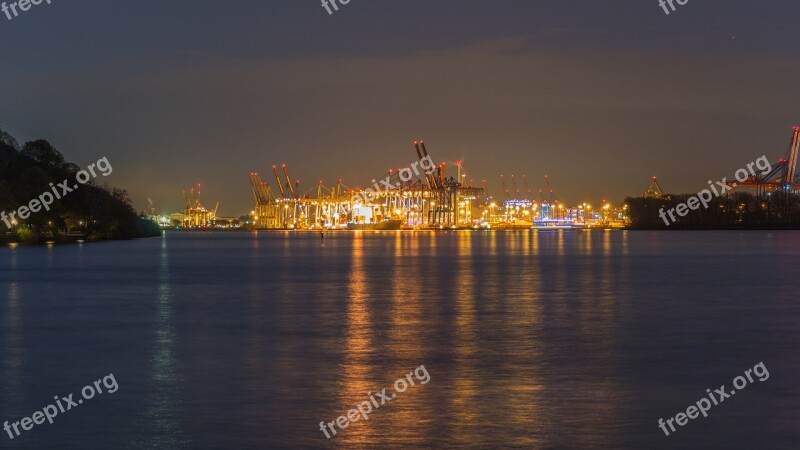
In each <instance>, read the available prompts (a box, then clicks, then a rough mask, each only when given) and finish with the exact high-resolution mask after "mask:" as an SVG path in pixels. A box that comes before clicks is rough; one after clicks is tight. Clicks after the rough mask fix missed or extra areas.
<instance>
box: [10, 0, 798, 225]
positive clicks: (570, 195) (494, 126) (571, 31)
mask: <svg viewBox="0 0 800 450" xmlns="http://www.w3.org/2000/svg"><path fill="white" fill-rule="evenodd" d="M151 6H152V5H149V4H147V3H144V4H142V3H139V4H118V3H108V2H100V1H88V2H82V3H81V4H60V3H53V4H51V5H48V7H47V8H38V9H32V10H31V11H29V12H27V13H25V14H24V15H20V16H19V17H17V18H15V19H14V21H8V22H5V21H4V22H3V23H2V24H1V25H0V38H2V39H3V40H4V41H6V42H14V45H13V46H8V47H6V48H5V49H4V55H5V56H6V59H5V61H6V62H7V64H5V65H4V66H5V71H4V77H3V80H2V83H0V97H2V98H3V99H4V101H3V102H2V104H0V125H2V127H3V128H4V129H5V130H7V131H9V132H10V133H11V134H13V135H15V136H17V137H18V138H19V139H20V140H27V139H33V138H37V137H40V136H47V137H48V139H49V140H50V141H51V142H52V143H53V144H54V145H55V146H56V147H57V148H58V149H59V150H61V151H62V152H63V153H64V154H65V155H66V156H67V157H68V158H70V159H71V160H74V161H76V163H79V164H82V163H85V162H89V161H92V160H94V159H96V158H97V155H108V156H109V158H112V159H113V160H114V161H115V168H117V170H116V171H115V174H114V177H113V180H109V182H111V183H112V184H114V185H118V186H124V187H125V188H127V189H128V191H129V192H130V195H131V198H132V199H133V201H134V204H135V206H136V207H137V209H140V210H143V209H145V208H146V207H147V206H148V199H152V201H153V203H154V205H155V206H156V208H157V209H158V210H159V211H163V212H167V211H179V210H180V209H181V208H182V201H181V194H180V191H181V189H183V188H185V187H186V186H192V185H195V184H196V183H198V182H201V183H203V186H204V191H205V193H206V198H207V200H208V202H209V203H211V204H212V205H213V204H214V203H215V202H216V201H219V202H220V214H222V215H228V216H232V215H238V214H242V213H244V212H246V211H250V210H251V209H252V195H251V192H250V187H249V185H248V183H247V179H246V177H247V174H249V173H250V172H253V171H258V172H267V171H268V170H270V168H271V166H272V164H273V163H278V164H281V163H285V164H287V165H288V166H289V167H291V168H292V171H293V173H294V176H295V177H298V178H301V182H302V183H303V185H304V186H306V187H309V188H310V187H312V186H314V185H315V184H316V183H317V181H318V180H320V179H322V180H324V181H325V183H326V184H333V183H335V181H336V180H337V179H339V178H341V179H344V180H346V181H347V182H348V183H349V184H351V185H360V186H367V185H368V183H369V180H370V178H371V177H372V176H374V174H380V173H383V172H384V171H385V170H386V169H388V168H389V167H392V166H395V165H402V164H404V163H405V162H406V159H407V156H406V155H407V149H408V144H409V143H410V142H411V141H412V140H415V139H425V141H426V142H429V143H430V144H431V145H433V146H435V148H436V149H437V150H436V152H437V155H438V157H439V158H441V159H442V160H444V161H447V162H449V163H453V162H454V161H455V160H461V161H464V163H465V164H466V165H467V166H468V167H470V168H471V173H470V176H474V178H475V179H481V180H482V179H487V180H488V181H489V190H490V192H494V193H497V192H499V188H500V182H499V176H500V175H501V174H504V175H506V176H509V175H510V174H512V173H514V174H517V176H521V175H522V174H526V175H527V176H528V180H529V181H530V182H531V183H532V184H534V185H536V184H541V183H542V177H543V176H544V175H545V174H547V175H549V176H550V181H551V183H552V185H553V188H554V189H555V191H556V192H557V193H558V195H559V197H560V198H562V199H564V200H565V201H567V202H570V203H575V202H580V201H594V202H599V201H600V200H601V199H607V200H609V201H612V202H621V201H622V200H623V199H624V197H625V196H627V195H637V194H640V193H641V192H642V191H643V190H644V189H645V188H646V187H647V184H648V182H649V180H650V177H651V176H653V175H657V176H659V178H660V181H661V183H662V185H663V187H664V188H665V189H666V190H667V191H669V192H695V191H696V190H697V189H698V188H700V187H702V186H703V184H704V182H705V180H706V179H708V178H709V177H722V176H725V175H728V174H730V173H732V172H733V171H734V170H736V169H737V168H739V167H740V165H741V164H742V163H744V162H747V161H751V160H752V159H753V158H755V157H757V156H759V155H762V154H764V155H767V156H768V157H770V159H771V160H774V159H777V158H779V157H780V156H781V155H783V154H784V152H785V149H786V138H785V132H786V130H787V129H789V128H790V127H791V126H793V125H797V122H798V118H797V112H796V108H794V99H795V98H796V97H797V94H796V93H795V92H794V90H793V87H794V80H796V79H797V77H798V75H800V63H798V58H797V57H796V56H797V54H798V52H799V51H800V44H799V43H798V42H797V40H796V39H794V23H793V20H792V18H793V17H795V16H796V13H798V12H800V5H797V4H796V3H792V2H789V1H775V2H770V3H768V4H755V3H754V2H746V1H726V2H721V1H710V2H692V3H689V4H687V5H685V6H683V7H682V8H681V10H680V14H677V13H674V14H671V15H670V16H668V17H667V16H665V14H664V12H663V11H662V10H661V9H660V8H659V7H658V3H657V2H655V1H654V2H640V1H624V2H617V3H615V4H614V6H613V7H611V6H609V5H607V4H597V3H596V2H586V1H584V2H581V1H564V2H558V3H552V4H531V3H530V2H523V1H502V2H495V3H493V4H492V5H491V6H487V5H479V4H459V5H458V7H457V8H455V7H453V6H452V4H451V5H446V4H438V3H435V2H423V1H414V0H412V1H407V2H403V3H402V4H399V3H397V2H389V1H380V0H376V1H371V2H360V3H359V4H350V5H348V7H347V8H342V9H341V10H340V11H338V12H337V13H336V14H335V15H332V16H329V15H328V13H327V12H326V11H325V9H324V8H320V6H319V3H318V2H314V1H311V2H291V3H289V2H287V3H268V4H267V3H265V4H254V5H248V6H247V7H246V8H238V7H229V8H225V9H219V8H218V6H217V4H216V3H211V2H187V1H178V2H171V3H169V4H162V3H159V4H158V14H154V11H156V10H155V9H154V8H153V7H151ZM487 14H489V15H491V16H492V18H493V20H481V18H482V17H484V16H485V15H487ZM745 18H746V20H744V19H745ZM143 30H146V32H145V31H143ZM101 37H102V38H101ZM754 79H758V80H759V83H756V84H753V83H752V80H754ZM534 190H536V187H535V186H534Z"/></svg>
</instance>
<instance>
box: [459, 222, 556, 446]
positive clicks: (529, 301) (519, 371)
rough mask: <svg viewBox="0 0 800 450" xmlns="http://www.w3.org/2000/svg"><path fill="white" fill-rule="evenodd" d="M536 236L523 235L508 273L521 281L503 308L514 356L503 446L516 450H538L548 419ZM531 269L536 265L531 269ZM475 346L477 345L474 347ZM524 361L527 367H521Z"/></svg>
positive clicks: (510, 358)
mask: <svg viewBox="0 0 800 450" xmlns="http://www.w3.org/2000/svg"><path fill="white" fill-rule="evenodd" d="M531 234H533V235H534V236H536V235H537V234H538V233H525V234H524V235H523V237H522V241H523V243H524V245H522V246H521V248H522V249H523V252H522V254H521V255H520V258H519V261H518V262H517V263H516V264H515V265H514V266H511V267H510V268H509V269H508V273H507V276H508V279H509V280H526V281H528V282H522V281H520V282H519V283H518V284H516V285H514V287H512V288H511V289H510V290H509V295H508V297H507V299H506V301H505V302H504V303H505V308H506V309H507V311H508V313H507V314H506V315H505V317H507V318H508V323H506V324H504V325H505V328H506V329H507V330H508V334H509V336H508V338H507V340H508V341H509V342H513V343H514V345H513V346H511V347H510V348H508V349H510V350H513V351H514V352H515V354H510V355H508V358H507V360H508V361H513V362H514V363H510V364H508V365H506V366H505V367H504V371H505V372H507V373H508V374H509V376H508V377H506V378H504V381H503V383H504V384H505V386H503V388H502V390H503V392H505V393H507V394H506V395H505V401H504V402H503V403H504V405H505V410H506V414H505V415H504V422H505V426H506V427H507V430H508V434H507V438H506V440H505V445H508V446H514V447H518V448H539V446H540V445H541V443H540V442H539V440H538V439H537V437H538V436H541V431H542V430H543V429H544V427H543V425H544V424H546V423H547V421H548V418H547V417H546V416H545V414H544V412H543V408H542V406H541V404H542V395H543V394H544V386H543V383H542V376H541V374H540V370H539V367H540V364H537V362H539V361H542V359H543V356H542V353H543V350H542V347H541V344H540V330H541V325H542V324H541V318H542V311H541V308H542V301H543V299H542V297H541V294H540V293H541V292H542V277H541V275H540V273H538V270H537V269H538V259H537V258H533V257H532V256H535V255H536V254H535V253H533V252H532V251H531V242H532V241H533V242H534V244H533V245H534V247H533V250H534V251H538V240H537V238H535V237H533V238H532V236H531ZM558 245H559V251H560V252H562V251H563V247H564V232H563V231H559V233H558ZM532 265H535V266H534V267H533V268H532V267H531V266H532ZM474 345H477V344H474ZM523 361H525V362H526V363H523Z"/></svg>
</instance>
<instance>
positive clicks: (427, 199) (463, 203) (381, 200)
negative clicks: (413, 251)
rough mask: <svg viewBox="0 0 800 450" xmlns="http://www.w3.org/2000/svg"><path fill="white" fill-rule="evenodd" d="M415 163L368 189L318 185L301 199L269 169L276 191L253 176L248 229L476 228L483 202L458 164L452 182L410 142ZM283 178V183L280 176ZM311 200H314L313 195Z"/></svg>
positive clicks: (292, 186)
mask: <svg viewBox="0 0 800 450" xmlns="http://www.w3.org/2000/svg"><path fill="white" fill-rule="evenodd" d="M413 145H414V149H415V151H416V155H417V158H418V160H417V161H416V162H415V163H414V164H412V165H411V166H410V167H405V168H400V169H397V170H394V169H390V170H388V171H387V173H386V174H385V175H384V176H383V177H379V178H373V179H372V185H371V187H369V188H350V187H348V186H346V185H344V184H343V183H342V180H341V179H340V180H338V183H337V184H336V185H335V186H333V187H328V186H325V185H324V184H323V182H322V181H321V180H320V181H319V183H318V184H317V186H316V192H312V191H314V189H312V190H309V191H307V192H305V193H302V192H301V190H300V181H299V180H296V181H295V182H294V183H292V180H291V178H290V177H289V171H288V169H287V167H286V165H285V164H284V165H282V167H281V169H282V170H281V171H279V170H278V166H277V164H276V165H273V166H272V169H273V174H274V175H275V181H276V182H277V184H276V186H277V189H273V188H272V186H271V185H270V184H269V183H268V182H266V181H263V180H262V179H261V177H260V176H259V175H258V174H257V173H255V172H253V173H251V174H250V184H251V188H252V191H253V195H254V198H255V208H254V209H253V211H252V212H251V215H252V223H253V224H254V226H255V228H259V229H324V228H330V229H337V228H347V227H348V225H357V226H369V225H375V226H377V227H380V226H381V225H383V224H386V223H392V224H396V225H397V228H401V227H403V228H426V227H430V228H444V227H447V228H453V227H472V226H475V225H476V224H477V225H479V224H480V220H481V214H479V213H477V209H479V208H483V207H484V205H482V204H480V205H479V204H478V203H480V201H481V200H482V199H484V198H486V195H485V190H484V189H483V188H481V187H473V186H465V185H464V183H465V182H464V180H465V179H466V174H462V173H461V169H462V167H461V163H460V162H457V163H456V165H457V168H458V174H457V177H452V176H451V177H448V176H447V165H446V163H441V164H438V165H436V164H435V163H434V162H433V159H432V158H431V156H430V155H429V154H428V151H427V148H426V147H425V143H424V142H422V141H415V142H414V144H413ZM281 175H283V177H282V176H281ZM312 194H313V195H312Z"/></svg>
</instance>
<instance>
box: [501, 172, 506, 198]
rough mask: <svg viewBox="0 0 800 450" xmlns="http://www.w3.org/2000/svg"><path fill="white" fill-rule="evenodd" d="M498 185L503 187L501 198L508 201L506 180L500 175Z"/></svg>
mask: <svg viewBox="0 0 800 450" xmlns="http://www.w3.org/2000/svg"><path fill="white" fill-rule="evenodd" d="M500 184H502V185H503V198H504V199H506V200H508V185H506V179H505V178H503V176H502V175H500Z"/></svg>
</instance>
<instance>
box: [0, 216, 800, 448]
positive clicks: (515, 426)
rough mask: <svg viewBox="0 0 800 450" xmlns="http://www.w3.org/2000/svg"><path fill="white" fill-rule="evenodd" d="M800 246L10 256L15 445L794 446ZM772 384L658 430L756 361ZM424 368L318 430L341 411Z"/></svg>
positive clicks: (205, 244) (462, 238) (530, 242)
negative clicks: (358, 414) (362, 411)
mask: <svg viewBox="0 0 800 450" xmlns="http://www.w3.org/2000/svg"><path fill="white" fill-rule="evenodd" d="M798 255H800V233H795V232H741V233H740V232H621V231H592V232H586V231H568V232H539V233H536V232H511V233H459V232H452V233H450V232H447V233H391V232H389V233H383V234H370V233H362V234H349V233H342V234H336V235H329V236H328V237H327V238H326V239H325V240H324V244H323V243H322V242H321V240H320V237H319V235H318V234H301V233H294V234H293V233H287V234H283V233H260V234H258V235H255V234H248V233H226V234H211V233H208V234H177V233H170V234H167V235H166V237H165V238H155V239H148V240H140V241H134V242H115V243H99V244H91V245H74V246H57V247H52V248H47V247H18V248H15V249H12V248H3V249H0V384H1V386H0V400H1V401H0V420H2V421H6V420H8V421H11V422H13V421H18V420H21V419H22V418H23V417H26V416H31V415H32V414H33V413H34V412H35V411H37V410H41V409H42V408H44V407H45V406H47V405H48V404H50V403H52V402H54V399H53V397H54V396H55V395H59V396H66V395H67V394H70V393H75V399H76V400H77V399H78V398H80V391H81V388H83V387H84V386H85V385H87V384H92V383H93V382H94V381H95V380H99V379H101V378H102V377H104V376H106V375H108V374H113V375H114V378H115V380H116V381H117V383H118V386H119V390H118V391H117V392H115V393H113V394H110V393H107V392H106V393H104V394H101V395H98V396H96V397H95V398H93V399H91V400H87V401H85V403H84V404H82V405H80V406H79V407H76V408H73V409H72V410H70V411H65V413H64V414H60V415H59V416H58V417H56V419H55V423H54V424H52V425H50V424H48V423H47V422H45V423H44V424H42V425H37V426H35V427H34V428H33V429H32V430H31V431H25V432H24V433H23V434H22V436H21V437H17V438H15V439H14V440H13V441H12V440H10V439H9V438H8V435H7V434H5V432H3V434H2V435H0V448H75V449H94V448H97V449H117V448H119V449H125V448H136V449H139V448H158V449H161V448H164V449H171V448H224V449H240V448H241V449H249V448H263V449H268V448H314V447H317V448H327V447H329V448H487V449H489V448H635V449H645V448H800V387H798V379H800V377H798V371H800V351H799V350H800V333H799V332H798V331H799V330H800V306H799V305H800V298H798V292H799V291H800V279H798V274H799V272H800V271H798ZM759 362H763V363H764V366H765V367H766V368H767V369H768V371H769V375H770V376H769V378H768V379H767V380H766V381H763V382H760V381H758V380H757V379H756V380H755V381H754V382H753V383H752V384H749V385H748V386H747V387H746V388H745V389H743V390H742V391H741V392H737V393H736V395H735V396H732V397H731V398H729V399H727V400H725V401H724V402H723V403H721V404H719V405H717V406H713V407H712V408H711V409H710V410H709V411H708V415H709V416H708V417H707V418H703V417H702V416H700V417H699V418H697V419H694V420H690V421H689V423H688V424H687V425H686V426H683V427H678V426H677V425H676V427H677V431H676V432H675V433H674V434H672V435H670V436H665V435H664V433H663V432H662V431H661V429H660V428H659V427H658V419H659V418H664V419H668V418H669V417H672V416H674V415H675V414H677V413H679V412H681V411H685V410H686V409H687V407H689V406H691V405H692V404H694V403H695V402H697V401H698V400H699V399H700V398H702V397H704V396H706V395H707V394H706V388H711V389H712V390H713V389H716V388H718V387H719V386H720V385H722V384H725V385H726V386H727V389H728V390H730V389H731V388H732V385H731V383H732V380H733V379H734V378H735V377H736V376H738V375H742V374H743V373H744V372H745V371H746V370H747V369H749V368H752V367H753V366H754V365H756V364H757V363H759ZM420 365H424V366H425V369H426V370H427V373H428V374H429V375H430V381H429V382H428V383H427V384H424V385H422V384H420V383H417V384H416V385H415V386H414V387H410V388H409V389H408V390H407V391H406V392H404V393H402V394H397V397H396V398H395V399H393V400H392V401H391V402H389V403H387V404H385V405H383V406H380V408H378V409H376V410H374V411H373V412H372V413H371V414H370V416H369V420H368V421H364V420H360V421H358V422H356V423H353V424H351V425H350V426H349V427H348V428H347V429H345V430H338V434H337V435H336V436H335V437H333V438H331V439H330V440H327V439H326V438H325V436H324V434H323V433H322V431H320V425H319V423H320V422H321V421H326V422H330V421H334V420H336V418H337V417H338V416H341V415H346V414H347V412H348V410H350V409H352V408H354V407H356V405H358V404H359V403H361V402H363V401H365V400H368V397H367V394H368V393H369V392H373V393H374V392H376V391H380V390H381V389H382V388H384V387H387V388H390V389H389V392H392V390H391V388H392V386H393V384H394V382H395V380H396V379H398V378H403V377H404V376H405V374H407V373H409V372H410V371H412V370H413V369H414V368H417V367H418V366H420Z"/></svg>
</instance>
